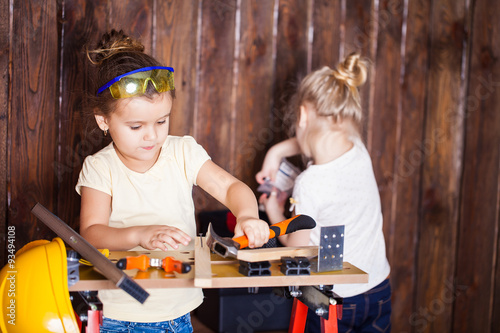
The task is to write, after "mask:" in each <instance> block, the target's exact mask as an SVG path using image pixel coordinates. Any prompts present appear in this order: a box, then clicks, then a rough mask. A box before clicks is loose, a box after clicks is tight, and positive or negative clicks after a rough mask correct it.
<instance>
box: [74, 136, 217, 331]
mask: <svg viewBox="0 0 500 333" xmlns="http://www.w3.org/2000/svg"><path fill="white" fill-rule="evenodd" d="M209 159H210V157H209V156H208V154H207V152H206V151H205V150H204V149H203V148H202V147H201V146H200V145H199V144H197V143H196V141H195V140H194V138H192V137H189V136H185V137H175V136H168V137H167V139H166V140H165V143H164V144H163V146H162V149H161V152H160V156H159V157H158V160H157V161H156V163H155V164H154V165H153V167H151V169H149V170H148V171H146V172H144V173H138V172H135V171H132V170H130V169H128V168H127V167H126V166H125V165H124V164H123V162H122V161H121V160H120V158H119V157H118V155H117V153H116V151H115V149H114V146H113V143H111V144H109V145H108V146H107V147H105V148H103V149H102V150H100V151H99V152H97V153H96V154H94V155H92V156H88V157H87V158H86V159H85V161H84V163H83V167H82V171H81V172H80V176H79V179H78V183H77V185H76V191H77V192H78V193H79V194H80V190H81V187H82V186H86V187H90V188H93V189H96V190H99V191H102V192H104V193H107V194H109V195H110V196H111V207H110V217H109V226H111V227H115V228H125V227H130V226H138V225H153V224H158V225H159V224H164V225H169V226H174V227H177V228H179V229H181V230H182V231H184V232H186V233H187V234H188V235H189V236H191V238H192V239H193V241H192V242H191V244H190V245H189V246H188V247H187V248H186V247H183V246H182V245H181V246H180V247H179V250H183V249H184V250H192V249H193V248H194V246H193V244H194V239H195V236H196V221H195V214H194V203H193V197H192V188H193V185H196V177H197V175H198V171H199V170H200V168H201V166H202V165H203V164H204V163H205V162H206V161H207V160H209ZM132 250H144V248H141V247H136V248H134V249H132ZM147 291H148V292H149V294H150V296H149V297H148V299H147V300H146V302H145V303H144V304H140V303H139V302H137V301H136V300H135V299H133V298H132V297H131V296H129V295H128V294H127V293H125V292H124V291H122V290H121V289H116V290H114V289H112V290H101V291H99V299H100V300H101V302H102V303H103V315H104V316H105V317H108V318H112V319H116V320H124V321H134V322H157V321H166V320H172V319H175V318H177V317H179V316H182V315H184V314H186V313H188V312H190V311H192V310H193V309H195V308H196V307H198V306H199V305H200V304H201V302H202V300H203V293H202V291H201V289H199V288H172V289H149V290H147Z"/></svg>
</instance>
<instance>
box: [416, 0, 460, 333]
mask: <svg viewBox="0 0 500 333" xmlns="http://www.w3.org/2000/svg"><path fill="white" fill-rule="evenodd" d="M464 9H465V4H464V1H450V0H440V1H435V2H433V4H432V9H431V10H432V12H431V19H432V21H431V27H432V28H431V34H430V38H431V39H430V72H429V81H428V101H427V114H426V119H425V139H424V142H425V149H426V159H425V162H424V164H423V173H422V191H423V194H422V195H423V197H422V199H421V200H422V221H421V223H420V243H419V249H418V271H419V276H418V286H417V292H416V295H417V299H416V309H419V312H418V314H417V317H416V318H415V320H418V322H417V323H416V325H415V329H417V330H419V331H422V332H450V331H451V328H452V326H451V325H452V322H453V321H452V306H453V304H452V303H450V302H445V301H444V300H443V295H447V293H448V292H449V291H450V289H451V290H453V288H454V287H453V286H454V282H455V281H454V272H455V264H456V260H455V258H456V245H457V219H458V212H459V200H458V199H459V188H460V176H461V173H462V149H463V135H464V132H463V122H462V121H463V119H462V118H463V110H462V106H463V105H462V104H461V98H462V96H461V91H462V88H463V86H462V72H461V70H462V63H463V61H464V59H463V45H464V39H465V38H466V36H465V35H464V22H465V18H464V16H465V10H464Z"/></svg>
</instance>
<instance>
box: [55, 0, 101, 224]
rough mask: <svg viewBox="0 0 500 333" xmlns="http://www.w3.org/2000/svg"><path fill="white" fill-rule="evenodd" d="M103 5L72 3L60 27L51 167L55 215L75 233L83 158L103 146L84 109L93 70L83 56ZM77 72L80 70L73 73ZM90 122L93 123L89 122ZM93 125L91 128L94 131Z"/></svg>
mask: <svg viewBox="0 0 500 333" xmlns="http://www.w3.org/2000/svg"><path fill="white" fill-rule="evenodd" d="M106 9H107V5H106V2H104V1H101V0H93V1H83V0H80V1H77V0H75V1H71V2H68V3H67V4H66V5H65V7H64V10H65V20H64V22H63V25H62V30H63V34H62V37H63V42H62V45H63V49H62V52H61V57H62V58H61V62H62V67H61V68H62V71H61V83H62V86H63V87H64V89H61V96H60V100H61V109H60V110H59V124H58V125H59V138H58V140H59V149H58V157H57V161H56V162H54V163H53V168H54V172H55V173H56V176H57V190H58V192H57V198H58V205H57V207H58V210H57V212H56V213H57V215H58V216H59V217H60V218H61V219H62V220H64V221H66V222H67V223H68V224H69V225H70V226H71V227H73V228H74V229H76V230H78V227H79V223H78V221H79V214H80V196H79V195H78V194H77V193H76V191H75V185H76V183H77V181H78V175H79V173H80V170H81V167H82V164H83V161H84V159H85V157H87V156H88V155H90V154H93V153H95V152H97V151H98V150H100V149H101V148H102V147H103V146H104V145H105V144H106V143H107V141H106V142H105V140H104V136H103V135H102V132H101V131H96V132H91V131H90V130H89V129H88V128H87V126H88V125H87V124H86V122H87V119H86V118H85V115H84V111H83V109H84V108H85V107H86V104H85V91H86V90H87V89H89V88H90V87H89V81H90V80H91V78H89V77H87V75H88V74H87V70H88V69H89V66H92V65H91V64H90V62H89V61H88V59H87V56H86V54H85V48H86V46H87V45H88V46H89V47H91V46H90V45H94V44H96V43H97V41H98V40H99V39H100V37H101V35H102V33H103V32H104V31H105V22H106V15H105V14H106ZM75 67H76V68H79V69H80V70H75ZM91 121H93V119H91ZM95 127H96V125H95V124H94V126H92V128H95Z"/></svg>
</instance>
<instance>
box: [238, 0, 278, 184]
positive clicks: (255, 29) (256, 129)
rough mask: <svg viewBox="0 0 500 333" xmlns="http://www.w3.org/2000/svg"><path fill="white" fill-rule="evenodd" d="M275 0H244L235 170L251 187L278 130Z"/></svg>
mask: <svg viewBox="0 0 500 333" xmlns="http://www.w3.org/2000/svg"><path fill="white" fill-rule="evenodd" d="M274 3H275V1H274V0H264V1H259V2H250V1H243V2H242V3H241V8H240V22H241V24H240V29H239V31H240V36H239V43H238V45H237V47H238V52H237V54H238V58H237V59H236V66H237V71H236V82H235V83H236V86H235V87H234V91H233V94H234V95H233V101H232V103H233V105H232V106H231V107H232V109H233V110H232V112H233V117H234V118H235V131H234V134H233V135H232V140H233V141H234V144H233V147H232V148H233V151H232V156H233V157H232V158H231V162H232V163H233V165H232V167H231V170H233V173H234V175H235V176H236V177H237V178H239V179H240V180H242V181H243V182H244V183H245V184H247V185H249V186H250V187H251V188H253V189H256V188H257V186H258V184H257V182H256V180H255V174H256V173H257V172H258V171H259V170H260V168H261V167H262V162H263V160H264V156H265V153H266V148H267V147H268V145H269V144H270V143H271V142H272V139H273V136H274V133H273V130H272V128H270V127H269V124H270V120H271V110H272V88H273V66H274V63H273V27H274V15H273V14H274Z"/></svg>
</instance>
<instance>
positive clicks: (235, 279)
mask: <svg viewBox="0 0 500 333" xmlns="http://www.w3.org/2000/svg"><path fill="white" fill-rule="evenodd" d="M195 243H196V244H195V250H194V251H167V252H163V251H111V252H110V255H109V259H110V260H111V261H112V262H116V261H118V260H119V259H121V258H124V257H127V256H138V255H141V254H146V255H148V256H149V257H151V258H160V259H162V258H165V257H174V258H175V259H177V260H180V261H183V262H189V263H190V264H191V265H192V270H191V271H190V272H189V273H185V274H178V273H165V272H164V271H163V270H161V269H157V268H149V269H148V270H147V271H145V272H141V271H139V270H137V269H133V270H127V271H125V273H127V275H129V276H130V277H131V278H133V279H134V280H135V282H137V283H138V284H139V285H140V286H142V287H143V288H194V287H199V288H246V287H287V286H312V285H335V284H345V283H367V282H368V274H367V273H365V272H364V271H362V270H360V269H359V268H357V267H355V266H353V265H351V264H350V263H348V262H344V265H343V269H342V270H339V271H332V272H323V273H315V272H311V274H310V275H294V276H291V275H284V274H283V273H282V272H281V271H280V267H279V266H280V262H279V260H270V262H271V267H270V270H271V275H270V276H251V277H248V276H243V275H242V274H240V273H239V272H238V267H239V261H238V260H237V259H228V258H222V257H220V256H218V255H216V254H213V253H210V250H209V248H208V246H207V245H206V239H205V237H199V238H197V239H196V242H195ZM284 249H286V248H284ZM308 250H310V248H309V249H308ZM251 251H257V250H251V249H248V250H240V253H241V254H242V255H248V254H249V253H250V254H251ZM262 251H263V252H259V255H260V254H261V253H264V256H268V255H267V254H266V251H268V252H269V253H272V252H273V251H274V250H273V249H266V250H262ZM287 253H288V255H290V254H291V255H292V256H293V254H294V253H296V254H298V255H302V254H304V253H303V252H302V251H300V249H295V248H294V249H290V250H289V251H288V252H287ZM100 289H117V287H116V286H115V284H114V283H113V282H111V281H109V280H107V279H106V278H105V277H104V276H103V275H101V274H100V273H99V272H97V271H96V270H95V269H94V268H93V267H89V266H81V267H80V281H78V282H77V283H76V284H74V285H73V286H71V287H69V291H85V290H100Z"/></svg>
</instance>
